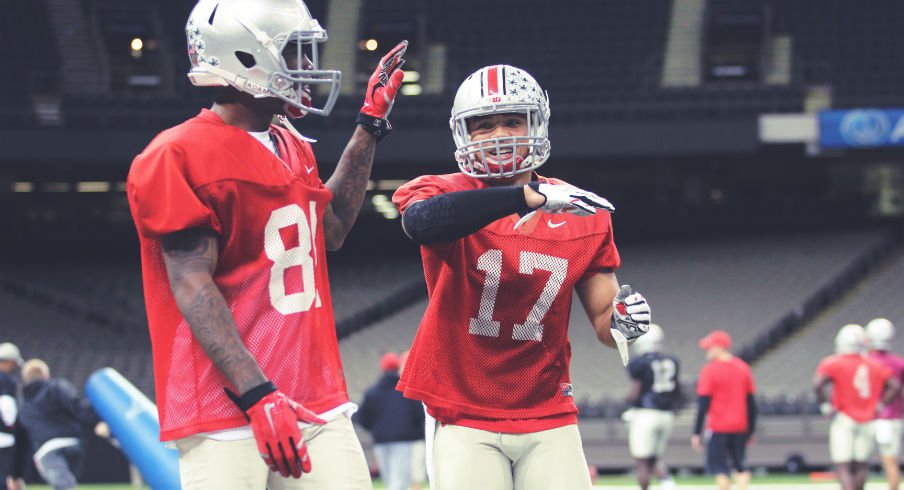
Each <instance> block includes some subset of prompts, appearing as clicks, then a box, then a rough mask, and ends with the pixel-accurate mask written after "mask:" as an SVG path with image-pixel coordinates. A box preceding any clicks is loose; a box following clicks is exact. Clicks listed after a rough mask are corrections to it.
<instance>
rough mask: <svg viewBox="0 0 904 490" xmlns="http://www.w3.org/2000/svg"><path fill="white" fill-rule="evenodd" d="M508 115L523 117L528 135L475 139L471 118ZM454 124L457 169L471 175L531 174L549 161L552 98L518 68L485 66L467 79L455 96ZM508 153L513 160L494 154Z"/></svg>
mask: <svg viewBox="0 0 904 490" xmlns="http://www.w3.org/2000/svg"><path fill="white" fill-rule="evenodd" d="M503 114H518V115H522V116H524V117H525V119H526V125H527V128H526V129H527V131H526V133H525V135H521V136H519V135H510V136H502V137H495V138H487V139H481V140H479V141H474V140H473V139H472V138H471V131H469V127H468V122H469V120H471V119H473V118H476V117H481V116H491V115H503ZM449 126H450V128H451V129H452V139H453V140H454V141H455V147H456V150H455V160H456V161H457V162H458V167H459V169H460V170H461V172H462V173H464V174H466V175H469V176H471V177H477V178H508V177H512V176H514V175H517V174H520V173H524V172H530V171H532V170H534V169H536V168H538V167H539V166H541V165H543V163H545V162H546V160H547V159H548V158H549V151H550V143H549V98H548V96H547V95H546V93H545V92H544V91H543V90H542V89H541V88H540V85H539V84H538V83H537V82H536V80H534V79H533V77H531V76H530V74H529V73H527V72H525V71H524V70H521V69H519V68H515V67H513V66H509V65H492V66H488V67H484V68H481V69H480V70H477V71H476V72H474V73H473V74H471V75H470V76H469V77H468V78H466V79H465V81H464V82H463V83H462V84H461V86H460V87H459V89H458V92H457V93H456V95H455V102H454V104H453V106H452V117H451V118H450V119H449ZM508 153H510V154H511V155H512V157H511V158H507V159H506V160H503V161H495V162H494V161H493V160H496V158H494V155H501V154H508ZM521 155H524V156H521Z"/></svg>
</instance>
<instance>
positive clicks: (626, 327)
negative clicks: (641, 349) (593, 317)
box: [612, 284, 650, 341]
mask: <svg viewBox="0 0 904 490" xmlns="http://www.w3.org/2000/svg"><path fill="white" fill-rule="evenodd" d="M612 306H613V311H612V328H613V329H615V330H618V331H619V332H621V334H622V335H624V336H625V338H626V339H628V340H629V341H630V340H634V339H636V338H637V337H640V336H641V335H643V334H645V333H647V331H648V330H649V329H650V305H649V304H648V303H647V299H646V298H644V297H643V295H642V294H640V293H635V292H633V291H632V290H631V286H628V285H627V284H625V285H623V286H622V287H621V288H620V289H619V290H618V294H616V295H615V299H614V300H613V301H612Z"/></svg>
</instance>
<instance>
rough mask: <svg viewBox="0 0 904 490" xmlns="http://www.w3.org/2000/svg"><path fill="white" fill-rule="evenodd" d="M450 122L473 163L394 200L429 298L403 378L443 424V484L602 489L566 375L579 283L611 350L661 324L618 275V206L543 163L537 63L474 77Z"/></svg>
mask: <svg viewBox="0 0 904 490" xmlns="http://www.w3.org/2000/svg"><path fill="white" fill-rule="evenodd" d="M450 125H451V128H452V136H453V139H454V141H455V146H456V151H455V159H456V160H457V162H458V167H459V170H460V172H458V173H452V174H445V175H425V176H422V177H419V178H417V179H414V180H412V181H411V182H408V183H406V184H405V185H403V186H401V187H400V188H399V189H398V190H397V191H396V193H395V195H394V196H393V202H394V203H395V204H396V205H397V206H398V207H399V209H400V210H401V211H402V213H403V216H402V225H403V227H404V230H405V232H406V233H407V235H408V236H409V237H411V239H412V240H414V241H415V242H417V243H418V244H420V245H421V256H422V260H423V265H424V274H425V276H426V280H427V287H428V290H429V294H430V301H429V305H428V307H427V311H426V313H425V315H424V318H423V320H422V321H421V324H420V327H419V329H418V332H417V335H416V337H415V340H414V344H413V346H412V347H411V352H410V354H409V357H408V362H407V364H406V367H405V370H404V372H403V373H402V377H401V380H400V382H399V389H400V390H402V391H403V392H404V393H405V396H407V397H409V398H414V399H417V400H421V401H423V402H424V404H425V405H426V407H427V410H428V413H429V414H430V415H431V416H432V417H434V418H435V419H436V421H437V423H434V424H432V425H431V424H428V428H435V434H428V436H427V445H428V450H427V457H428V458H429V462H428V474H429V475H430V477H431V488H438V489H440V490H447V489H450V490H459V489H464V488H493V489H500V490H506V489H508V490H511V489H513V488H516V489H527V490H530V489H534V488H537V489H540V488H568V489H582V488H590V477H589V474H588V471H587V463H586V460H585V458H584V452H583V449H582V446H581V438H580V435H579V433H578V429H577V408H576V407H575V403H574V395H573V388H572V385H571V381H570V378H569V371H568V365H569V359H570V357H571V347H570V345H569V342H568V320H569V313H570V311H571V301H572V293H573V291H575V290H576V291H577V293H578V296H579V297H580V300H581V302H582V303H583V306H584V308H585V310H586V312H587V315H588V317H589V318H590V320H591V322H592V324H593V326H594V328H595V330H596V333H597V337H598V338H599V340H600V341H601V342H602V343H604V344H606V345H608V346H614V345H615V340H614V338H613V336H614V335H619V336H623V337H625V338H628V339H633V338H636V337H638V336H640V335H642V334H643V333H644V332H645V331H646V329H647V327H648V325H649V321H650V309H649V306H648V305H647V303H646V300H645V299H644V298H643V296H641V295H640V294H639V293H634V292H632V291H631V289H630V287H629V286H623V287H622V288H621V289H619V285H618V282H617V281H616V278H615V270H616V269H618V267H619V265H620V259H619V255H618V250H617V249H616V247H615V242H614V240H613V235H612V222H611V219H610V215H609V213H611V212H612V211H613V210H614V208H613V207H612V205H611V204H610V203H609V202H608V201H607V200H606V199H603V198H601V197H599V196H597V195H595V194H593V193H591V192H587V191H584V190H581V189H578V188H576V187H574V186H571V185H569V184H567V183H566V182H563V181H561V180H557V179H553V178H547V177H543V176H541V175H539V174H537V173H536V170H537V169H538V168H539V167H540V166H541V165H543V163H544V162H546V160H547V159H548V158H549V154H550V142H549V137H548V131H549V100H548V98H547V95H546V93H545V92H544V91H543V90H542V89H541V88H540V85H539V84H537V82H536V81H535V80H534V78H533V77H532V76H531V75H530V74H528V73H527V72H526V71H524V70H522V69H519V68H515V67H513V66H508V65H492V66H487V67H484V68H481V69H480V70H478V71H476V72H475V73H473V74H472V75H470V76H469V77H468V78H467V79H466V80H465V81H464V82H463V83H462V84H461V86H460V87H459V89H458V92H457V94H456V95H455V101H454V103H453V107H452V117H451V119H450ZM613 327H614V328H615V329H616V330H615V332H616V333H613V332H612V331H611V329H612V328H613Z"/></svg>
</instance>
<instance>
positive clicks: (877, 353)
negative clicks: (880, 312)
mask: <svg viewBox="0 0 904 490" xmlns="http://www.w3.org/2000/svg"><path fill="white" fill-rule="evenodd" d="M865 330H866V342H867V345H868V347H869V357H870V359H873V360H874V361H877V362H879V364H882V365H884V366H885V367H887V368H889V369H891V372H892V377H894V379H896V380H897V381H898V383H901V381H904V357H901V356H899V355H897V354H895V353H893V352H891V348H892V340H893V339H894V337H895V326H894V324H892V323H891V322H890V321H889V320H888V319H887V318H874V319H872V320H870V322H869V323H867V324H866V328H865ZM902 414H904V397H902V394H901V390H900V389H899V390H898V392H897V394H896V395H895V397H894V398H893V399H892V400H891V402H890V403H888V404H887V405H886V406H885V408H883V409H882V410H880V411H879V413H878V414H877V415H876V420H875V421H874V422H873V428H874V429H875V433H876V445H877V446H878V448H879V456H880V457H881V459H882V467H883V468H884V469H885V477H886V479H887V480H888V488H889V489H890V490H897V489H898V486H899V485H900V482H901V470H900V468H898V455H899V454H900V453H901V429H902V427H901V416H902Z"/></svg>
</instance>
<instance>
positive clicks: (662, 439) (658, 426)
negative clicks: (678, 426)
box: [623, 325, 682, 490]
mask: <svg viewBox="0 0 904 490" xmlns="http://www.w3.org/2000/svg"><path fill="white" fill-rule="evenodd" d="M663 339H664V335H663V333H662V328H660V327H659V325H650V330H649V332H647V334H646V335H643V336H641V337H640V338H638V339H637V340H636V341H635V342H634V345H633V346H632V350H633V351H634V352H633V353H634V356H633V358H632V359H631V362H630V363H628V375H629V376H630V377H631V391H630V393H629V395H628V399H627V401H628V403H629V404H630V405H631V408H630V409H629V410H628V411H627V412H625V415H624V416H623V417H624V418H625V420H626V421H627V422H628V446H629V448H630V451H631V456H632V457H633V458H634V459H635V461H636V462H637V481H638V483H639V484H640V488H641V489H642V490H647V488H649V485H650V474H651V473H655V474H656V476H658V477H659V479H660V484H661V488H662V489H663V490H670V489H672V488H674V486H675V483H674V481H673V480H672V478H671V475H670V474H669V470H668V467H667V466H666V465H665V463H663V462H662V461H661V458H662V454H663V453H664V452H665V448H666V446H667V445H668V441H669V436H670V435H671V433H672V424H673V421H674V412H675V411H676V410H678V408H680V404H681V399H682V394H681V385H680V383H679V378H678V374H679V361H678V358H677V357H675V356H674V355H672V354H668V353H665V352H663V351H662V342H663Z"/></svg>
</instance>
